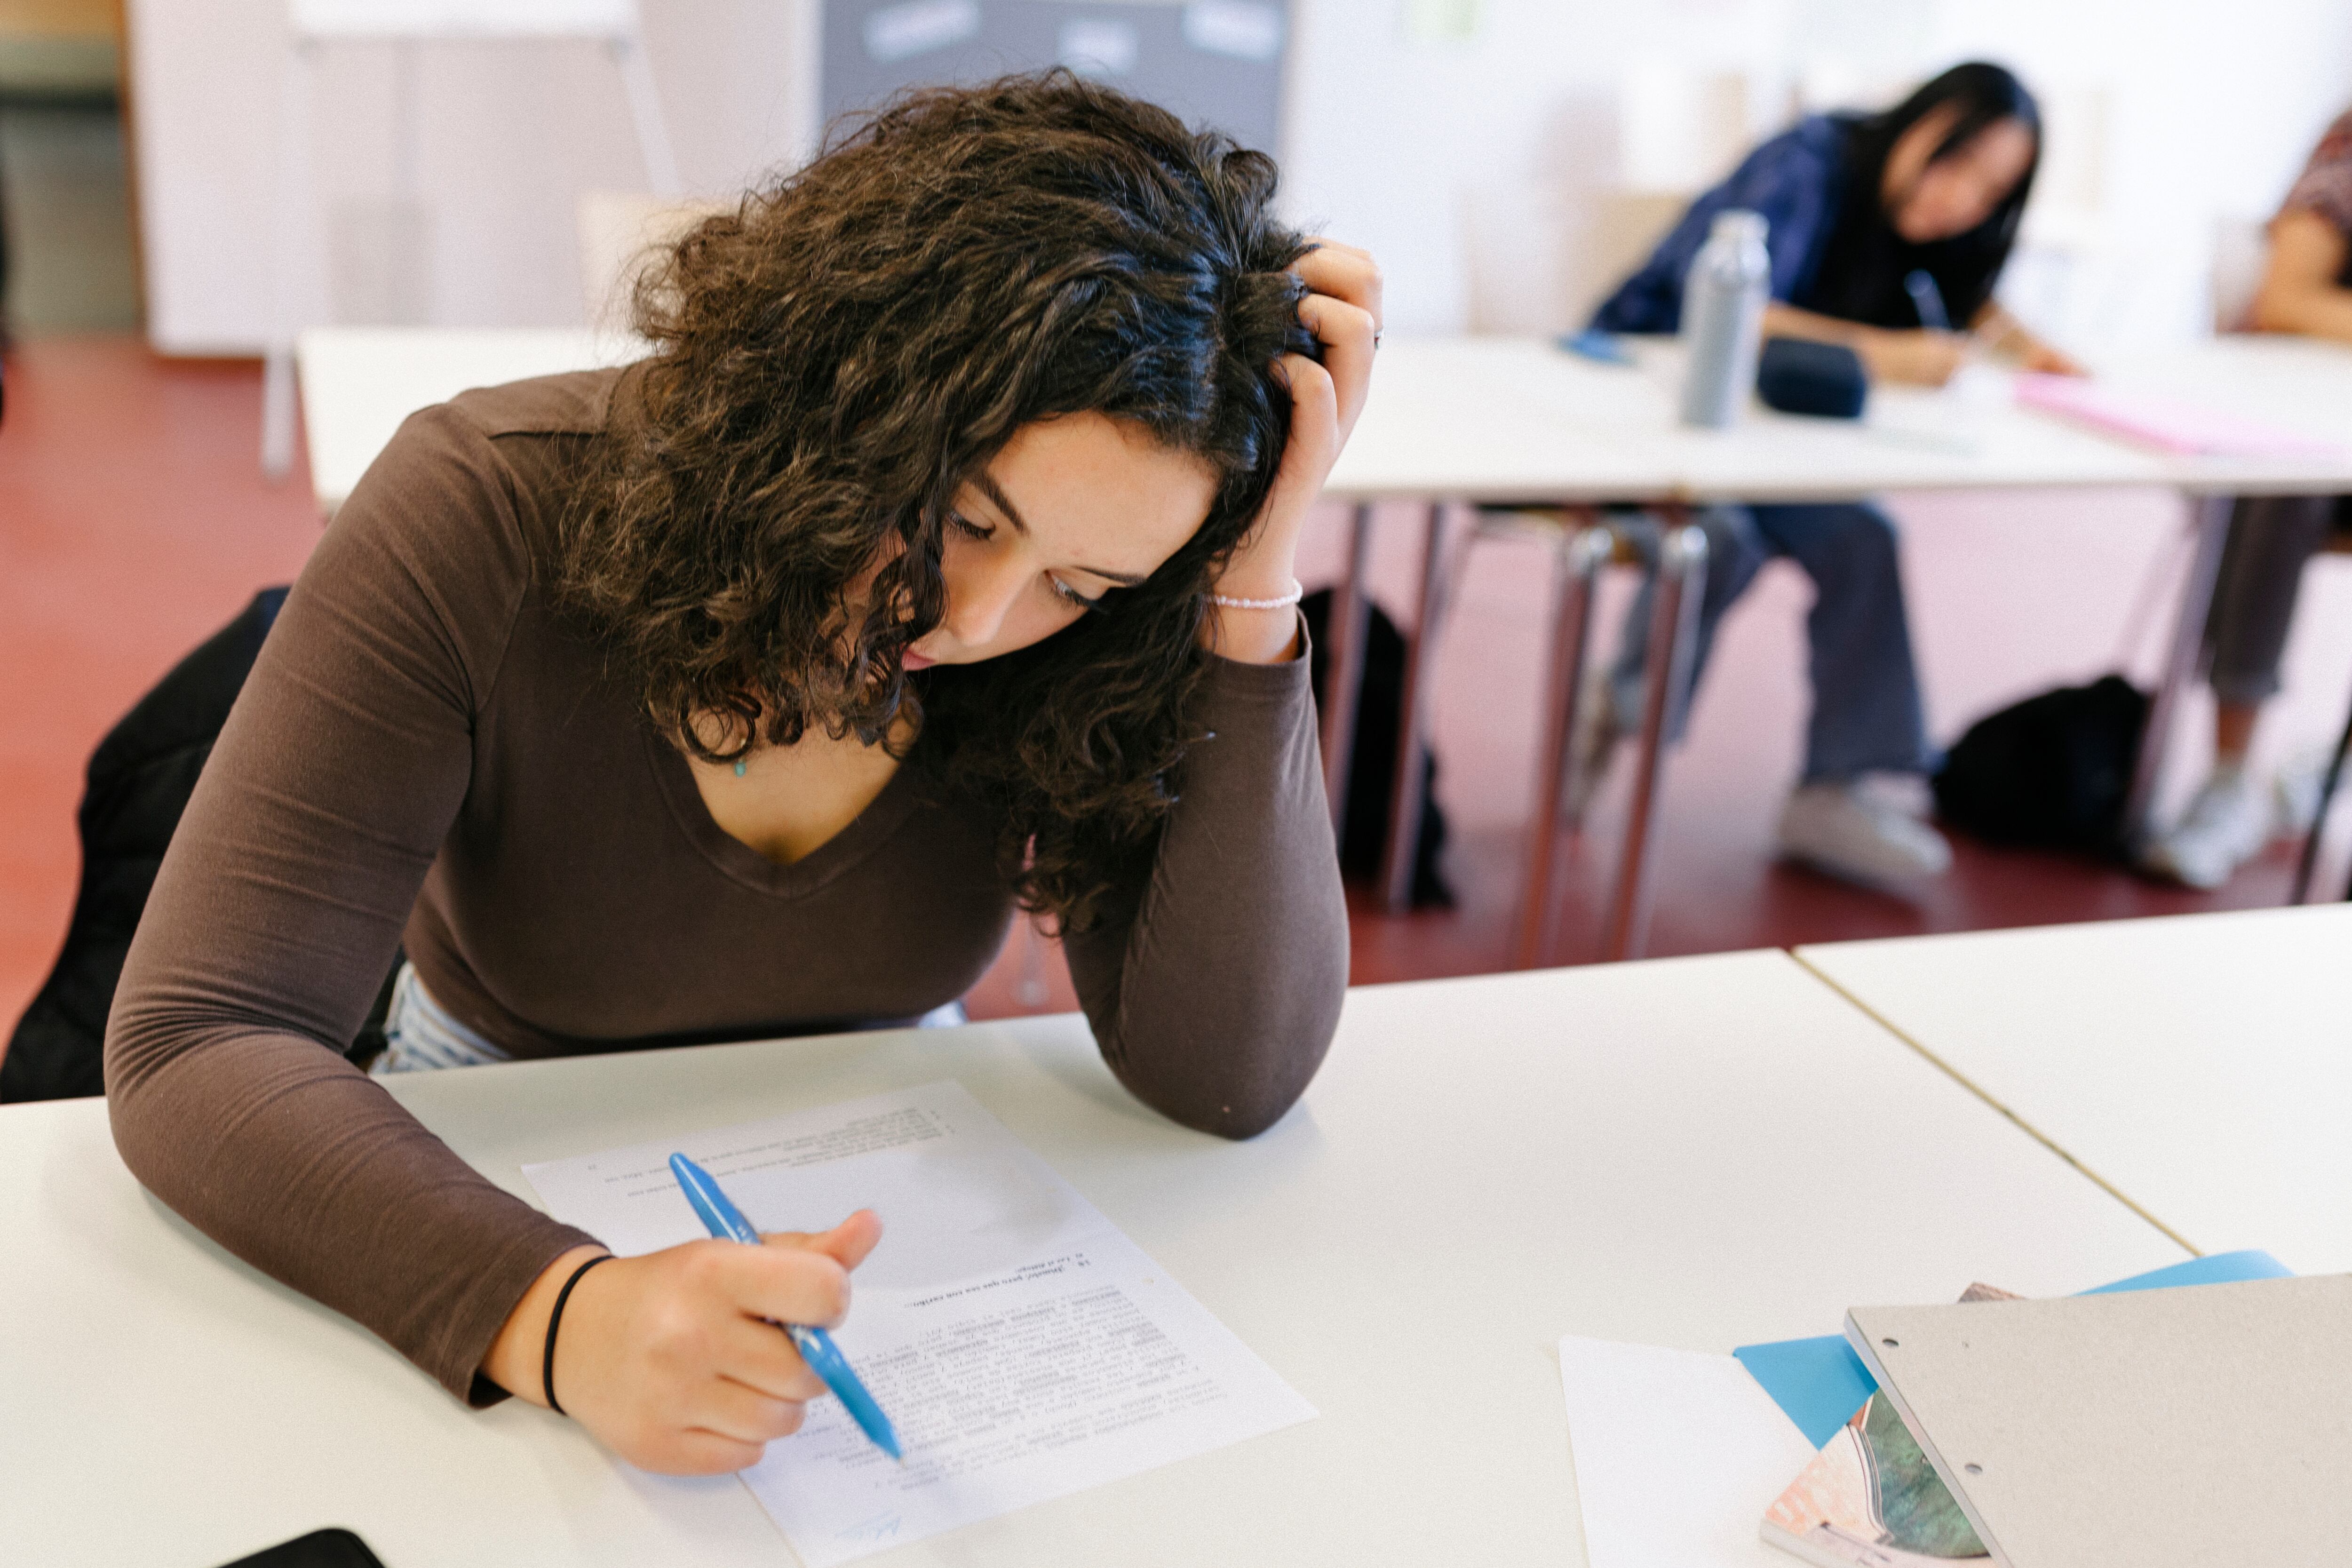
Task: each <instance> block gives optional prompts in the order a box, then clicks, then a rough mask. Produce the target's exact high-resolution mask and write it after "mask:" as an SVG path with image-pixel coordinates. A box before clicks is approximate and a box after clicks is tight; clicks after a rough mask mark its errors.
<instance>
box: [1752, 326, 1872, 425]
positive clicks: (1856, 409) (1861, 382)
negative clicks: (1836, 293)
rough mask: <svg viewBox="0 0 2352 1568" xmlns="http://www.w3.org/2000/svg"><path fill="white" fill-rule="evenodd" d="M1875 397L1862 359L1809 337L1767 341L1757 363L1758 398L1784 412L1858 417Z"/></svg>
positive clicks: (1849, 351) (1849, 417) (1841, 417)
mask: <svg viewBox="0 0 2352 1568" xmlns="http://www.w3.org/2000/svg"><path fill="white" fill-rule="evenodd" d="M1869 394H1870V377H1869V376H1868V375H1866V374H1864V372H1863V368H1862V356H1861V355H1860V354H1857V353H1854V352H1853V350H1852V349H1850V348H1846V347H1844V346H1843V345H1842V344H1838V343H1817V342H1813V341H1812V340H1811V339H1810V338H1767V339H1765V340H1764V352H1763V353H1761V354H1760V355H1759V356H1758V358H1757V361H1756V395H1757V396H1758V397H1759V398H1760V399H1762V400H1763V403H1764V405H1765V406H1766V407H1767V408H1777V409H1779V410H1780V412H1781V413H1783V414H1811V415H1815V416H1820V417H1822V418H1824V419H1859V418H1861V417H1862V405H1863V402H1864V399H1865V398H1866V397H1867V396H1868V395H1869Z"/></svg>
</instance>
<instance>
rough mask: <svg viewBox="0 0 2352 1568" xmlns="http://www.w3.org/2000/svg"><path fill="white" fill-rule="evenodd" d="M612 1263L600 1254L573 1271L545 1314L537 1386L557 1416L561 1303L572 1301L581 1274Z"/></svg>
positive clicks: (560, 1411)
mask: <svg viewBox="0 0 2352 1568" xmlns="http://www.w3.org/2000/svg"><path fill="white" fill-rule="evenodd" d="M612 1261H613V1255H612V1254H611V1253H609V1252H600V1253H598V1254H597V1255H596V1256H595V1257H593V1258H590V1259H589V1260H588V1261H587V1262H585V1263H583V1264H582V1265H581V1266H580V1267H579V1268H575V1269H573V1270H572V1278H571V1279H566V1280H565V1281H564V1282H563V1289H561V1290H558V1291H557V1292H556V1293H555V1310H553V1311H551V1312H550V1313H548V1314H547V1352H546V1353H545V1354H544V1355H542V1356H541V1358H540V1363H539V1386H540V1390H541V1392H542V1393H544V1394H546V1395H547V1407H548V1408H549V1409H550V1410H552V1411H554V1412H555V1413H556V1414H557V1415H563V1414H564V1409H563V1406H562V1405H558V1404H557V1403H555V1330H556V1327H557V1325H559V1324H561V1323H562V1321H563V1303H564V1302H566V1301H569V1300H572V1287H573V1286H574V1285H577V1284H579V1283H580V1277H581V1276H582V1275H583V1274H585V1273H587V1272H588V1270H590V1269H591V1268H595V1267H596V1265H598V1264H599V1263H610V1262H612Z"/></svg>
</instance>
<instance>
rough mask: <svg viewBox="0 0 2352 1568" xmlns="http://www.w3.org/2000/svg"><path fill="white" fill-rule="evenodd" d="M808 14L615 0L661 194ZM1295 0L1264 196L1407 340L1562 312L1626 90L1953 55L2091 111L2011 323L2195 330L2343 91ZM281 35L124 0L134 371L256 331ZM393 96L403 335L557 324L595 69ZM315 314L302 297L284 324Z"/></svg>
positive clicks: (2147, 48)
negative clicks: (141, 359)
mask: <svg viewBox="0 0 2352 1568" xmlns="http://www.w3.org/2000/svg"><path fill="white" fill-rule="evenodd" d="M810 3H811V0H644V5H645V10H646V26H647V28H648V33H649V42H648V48H649V54H650V56H651V58H652V61H653V66H654V70H655V73H656V78H657V79H658V80H659V81H660V83H661V86H662V89H663V92H664V97H665V100H666V101H667V106H668V109H669V112H670V119H671V121H672V133H673V136H674V139H675V140H676V142H677V148H678V155H679V161H680V163H681V165H682V167H683V171H684V174H685V176H686V180H687V183H688V186H689V187H690V188H692V189H694V190H696V191H698V192H702V193H712V194H716V193H722V192H726V191H728V190H730V189H732V188H737V187H740V184H743V183H744V182H746V181H747V180H749V179H751V178H752V177H754V176H755V175H756V174H758V173H759V172H760V171H761V170H762V169H765V168H767V167H770V166H772V165H773V164H774V163H778V162H780V161H783V160H788V159H790V158H792V157H793V156H795V155H796V154H798V153H800V152H801V151H802V150H803V149H804V148H805V147H807V146H808V145H809V144H810V142H811V141H812V139H813V135H814V96H813V94H812V93H811V92H810V90H809V89H808V86H807V84H806V82H805V80H804V77H805V73H806V71H807V70H808V68H809V63H810V59H811V55H810V47H809V44H810V39H809V38H808V37H807V36H806V35H807V28H808V20H807V19H808V17H809V16H810ZM1296 3H1297V9H1296V11H1295V16H1296V19H1297V21H1296V25H1297V37H1296V39H1295V41H1294V46H1293V49H1292V54H1291V59H1292V81H1291V92H1290V104H1289V108H1288V111H1287V115H1286V132H1285V142H1286V146H1285V158H1284V163H1285V177H1286V195H1285V202H1286V207H1287V209H1288V210H1289V211H1290V212H1291V213H1292V215H1293V216H1297V217H1299V218H1312V219H1316V220H1318V221H1320V222H1323V223H1326V224H1328V226H1329V228H1330V230H1331V232H1333V233H1334V234H1338V235H1341V236H1344V237H1348V238H1349V239H1351V240H1354V241H1356V242H1358V243H1360V244H1364V245H1368V246H1370V247H1371V248H1372V249H1373V250H1374V251H1375V252H1376V253H1378V254H1379V255H1380V257H1381V259H1382V262H1383V263H1384V265H1385V267H1386V268H1387V271H1388V275H1389V279H1390V294H1389V301H1390V310H1391V320H1392V321H1393V323H1394V324H1395V325H1396V326H1397V327H1399V328H1400V329H1406V330H1412V329H1419V330H1464V329H1469V328H1477V329H1482V330H1517V331H1533V330H1543V329H1550V328H1556V327H1559V326H1562V325H1566V324H1568V322H1569V321H1570V319H1571V318H1572V317H1574V316H1575V315H1576V314H1577V313H1578V312H1579V311H1580V310H1581V308H1582V307H1583V306H1584V305H1585V304H1586V303H1587V302H1588V297H1589V294H1590V292H1591V288H1592V284H1591V279H1580V277H1579V269H1580V258H1582V257H1583V256H1584V255H1585V250H1584V248H1583V247H1585V246H1586V245H1587V244H1589V243H1590V237H1589V236H1588V235H1587V234H1586V233H1585V232H1584V226H1585V224H1586V222H1587V220H1588V217H1589V215H1590V212H1591V198H1592V196H1593V195H1594V194H1595V193H1596V192H1598V191H1599V190H1601V188H1603V187H1604V186H1606V185H1609V184H1612V183H1613V182H1614V181H1615V179H1616V177H1617V166H1618V153H1619V149H1618V145H1617V132H1616V123H1617V113H1616V94H1617V88H1618V84H1619V83H1620V82H1621V81H1622V79H1625V77H1626V76H1627V74H1628V73H1631V72H1635V71H1640V70H1648V71H1651V72H1653V73H1654V72H1655V71H1657V70H1658V69H1660V68H1672V69H1679V70H1687V71H1692V72H1714V71H1729V72H1738V73H1742V74H1744V75H1745V76H1747V77H1748V79H1749V81H1750V83H1751V87H1752V97H1751V101H1752V104H1753V110H1754V118H1755V121H1756V123H1755V126H1754V129H1755V130H1756V131H1757V132H1759V133H1760V132H1762V131H1763V130H1766V129H1769V125H1770V124H1771V123H1773V122H1776V121H1778V119H1779V118H1780V114H1781V113H1782V112H1783V111H1784V110H1785V107H1786V105H1787V103H1788V102H1789V101H1790V98H1791V95H1792V94H1793V93H1794V92H1795V90H1796V89H1797V87H1798V85H1799V83H1800V82H1801V81H1804V80H1811V81H1814V82H1816V83H1818V82H1820V81H1822V80H1835V79H1847V80H1853V81H1864V80H1872V81H1875V80H1891V79H1897V78H1904V77H1913V78H1916V76H1918V75H1922V74H1925V73H1926V72H1927V71H1928V70H1931V69H1933V68H1937V67H1938V66H1941V65H1943V64H1946V63H1948V62H1950V61H1952V60H1955V59H1958V58H1965V57H1967V56H1970V55H1978V56H1984V57H1988V58H1998V59H2002V60H2005V61H2007V62H2009V63H2011V64H2012V65H2014V66H2015V67H2017V68H2019V69H2021V71H2023V72H2024V73H2025V75H2026V76H2027V77H2028V79H2030V80H2032V81H2035V82H2036V83H2038V84H2043V85H2048V86H2051V87H2053V88H2054V89H2062V90H2074V89H2079V88H2090V89H2103V91H2104V96H2105V101H2106V103H2107V106H2108V110H2107V112H2108V120H2109V127H2110V132H2111V134H2110V136H2109V138H2108V144H2107V147H2106V155H2105V159H2104V161H2103V167H2102V170H2101V174H2102V184H2104V186H2105V193H2106V198H2107V199H2106V209H2107V210H2106V212H2105V218H2104V222H2103V225H2102V227H2101V232H2100V237H2099V239H2098V242H2097V244H2096V246H2095V247H2094V250H2093V253H2091V254H2089V255H2088V256H2087V257H2076V258H2074V260H2072V261H2071V262H2069V263H2068V268H2070V270H2068V271H2067V272H2066V274H2065V276H2064V277H2063V278H2062V279H2060V283H2061V284H2063V285H2064V286H2063V287H2060V286H2056V285H2052V284H2051V283H2050V279H2049V269H2048V268H2041V269H2039V270H2029V269H2026V268H2021V269H2020V279H2021V289H2024V295H2023V296H2022V297H2021V298H2020V303H2021V304H2023V305H2026V306H2028V307H2029V308H2032V309H2036V310H2039V311H2040V312H2041V313H2042V315H2043V316H2044V317H2045V318H2052V317H2055V318H2057V319H2055V320H2051V321H2049V323H2048V324H2051V325H2053V326H2054V327H2057V328H2058V329H2059V330H2061V331H2065V332H2068V333H2070V334H2072V335H2073V336H2074V337H2076V338H2077V339H2082V338H2086V337H2095V338H2098V339H2101V340H2109V339H2141V340H2147V339H2151V338H2164V337H2171V336H2178V335H2180V334H2182V333H2185V332H2189V331H2195V330H2197V328H2198V327H2199V326H2200V323H2201V321H2202V317H2203V310H2204V306H2203V279H2204V275H2205V268H2206V265H2207V257H2208V254H2209V251H2210V240H2211V236H2212V233H2213V222H2214V219H2215V218H2216V217H2217V216H2221V215H2227V214H2259V213H2261V212H2263V211H2264V210H2266V209H2267V208H2268V207H2269V206H2270V205H2272V204H2273V203H2274V202H2275V201H2276V200H2277V198H2278V195H2280V193H2281V192H2282V191H2283V190H2284V187H2285V184H2286V183H2287V181H2288V180H2289V179H2290V178H2291V177H2292V176H2293V174H2294V170H2295V168H2296V167H2297V166H2298V165H2299V163H2300V162H2301V160H2302V158H2303V157H2304V155H2305V153H2307V152H2308V150H2309V147H2310V145H2311V143H2312V142H2313V141H2314V140H2315V137H2316V134H2317V132H2318V130H2319V128H2320V127H2321V126H2322V125H2323V124H2325V123H2326V121H2327V119H2328V118H2329V117H2330V116H2331V115H2333V114H2334V113H2336V111H2338V110H2340V109H2342V108H2343V107H2344V106H2345V104H2346V103H2347V102H2352V6H2347V5H2343V4H2342V3H2341V0H2236V3H2235V4H2233V5H2230V6H2229V7H2227V8H2226V9H2225V8H2224V7H2222V6H2221V5H2220V4H2219V3H2218V0H1632V3H1628V0H1483V4H1480V5H1475V6H1472V7H1470V9H1474V10H1475V12H1476V13H1477V14H1478V16H1479V17H1480V23H1479V26H1478V27H1477V29H1476V30H1475V33H1474V35H1473V36H1472V37H1469V38H1468V39H1466V40H1459V41H1448V40H1431V39H1424V38H1422V37H1417V36H1416V35H1415V33H1414V30H1413V28H1412V26H1410V25H1409V23H1408V18H1409V17H1410V16H1416V15H1418V16H1427V15H1429V14H1431V13H1433V12H1436V13H1443V12H1445V11H1447V10H1448V9H1453V10H1456V11H1459V10H1460V9H1462V8H1463V7H1461V6H1459V5H1456V6H1454V7H1447V6H1442V5H1441V6H1429V5H1420V6H1418V7H1416V6H1415V5H1413V4H1412V0H1296ZM282 16H283V0H209V3H208V4H206V5H203V6H192V5H184V4H176V3H173V0H131V41H132V60H133V70H134V73H135V80H136V85H135V94H136V100H135V102H136V110H137V115H138V132H139V153H140V161H141V163H140V175H141V194H142V207H143V212H142V216H143V218H144V220H145V234H146V245H147V256H146V263H147V272H146V276H147V287H148V293H149V321H150V332H151V335H152V338H153V340H154V342H155V343H156V346H157V347H159V348H160V349H163V351H164V352H167V353H239V352H246V353H249V352H252V351H253V350H254V349H255V348H256V347H257V345H258V344H259V342H261V340H262V336H263V332H264V329H265V327H266V324H267V305H268V287H267V285H268V273H267V268H266V265H265V261H264V257H265V254H266V253H265V251H264V248H263V242H264V240H265V237H266V236H267V235H268V220H269V215H270V211H271V206H270V191H271V176H270V168H271V164H270V157H269V149H270V147H271V144H272V137H273V131H274V122H275V121H274V116H275V102H276V91H277V71H278V59H279V58H280V51H281V49H282V34H281V32H280V30H279V29H280V26H281V23H280V18H281V17H282ZM393 79H394V78H393V70H392V67H391V64H390V62H389V59H388V58H387V57H386V55H385V54H384V53H383V51H382V50H378V49H368V48H360V47H346V48H341V49H337V50H333V51H331V52H330V53H329V55H328V57H327V58H326V59H325V60H324V61H323V62H322V64H321V67H320V84H321V91H320V96H319V101H318V104H317V108H316V115H315V129H316V132H317V134H318V145H319V146H320V167H319V174H318V182H317V184H318V188H319V190H320V199H321V207H322V210H323V211H325V212H326V213H327V214H328V215H329V216H330V217H332V216H333V215H335V214H336V213H338V212H341V213H343V214H344V215H345V216H343V217H342V218H341V219H339V220H337V221H340V222H341V223H343V224H344V225H345V227H344V228H343V230H342V231H341V232H342V233H343V235H344V237H345V238H346V240H348V238H349V237H350V235H351V233H352V230H351V228H350V222H351V218H350V216H349V215H350V211H351V208H352V204H353V202H354V201H363V200H365V199H367V198H371V197H375V198H381V197H383V196H384V195H388V194H390V193H391V192H392V190H393V187H394V169H395V167H396V160H395V157H394V139H393V137H392V135H391V127H392V125H393V123H394V121H393V112H392V101H393V93H392V87H391V84H392V81H393ZM418 82H419V96H420V101H421V102H422V104H423V106H424V114H423V121H424V130H423V135H422V137H421V149H422V152H421V160H420V166H419V169H418V178H419V185H420V188H421V189H422V191H423V192H424V193H425V195H426V196H427V198H428V203H429V208H430V215H431V227H430V230H429V240H430V255H431V265H430V267H429V268H427V271H428V273H429V279H430V287H429V289H428V291H427V297H426V298H425V300H424V301H423V302H422V304H421V306H420V311H421V315H422V319H426V320H432V321H448V322H483V323H492V322H498V323H517V324H541V323H548V324H552V323H561V322H573V321H580V320H581V319H582V306H581V302H580V287H579V279H578V262H577V257H576V251H575V243H574V240H573V237H572V202H573V199H574V197H575V196H576V195H577V194H578V193H579V192H580V191H581V190H583V189H587V188H592V187H619V188H637V187H641V186H642V185H643V184H644V174H643V171H642V168H641V166H640V164H639V162H638V159H637V156H636V152H635V142H634V141H633V139H632V137H631V134H630V131H629V121H628V118H627V114H626V111H625V105H624V103H623V100H622V97H621V92H620V88H619V85H618V82H617V80H616V79H615V77H614V73H613V70H612V68H611V66H610V65H609V63H608V62H607V61H605V60H604V58H602V57H601V56H600V55H599V54H598V53H597V52H596V51H595V50H594V49H593V48H592V47H586V46H572V45H566V46H555V47H550V46H544V45H541V46H529V47H524V46H470V47H454V46H444V47H435V48H431V49H428V50H426V51H425V52H424V54H423V56H422V57H421V60H420V64H419V68H418ZM347 248H348V247H347ZM2037 280H2038V281H2037ZM345 281H346V284H347V285H348V281H349V280H348V279H346V280H345ZM2029 285H2032V286H2031V287H2029ZM362 292H363V291H362ZM344 295H345V298H344V300H343V303H344V305H345V307H346V308H349V307H350V306H351V304H352V298H351V296H352V289H350V288H349V287H346V288H345V289H344ZM334 308H335V303H334V300H332V299H331V298H328V297H326V295H325V294H324V292H323V291H322V293H321V297H320V299H318V300H315V301H314V302H313V306H312V310H313V311H314V313H317V314H319V315H320V316H321V317H322V318H323V317H328V316H331V313H332V311H333V310H334Z"/></svg>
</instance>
